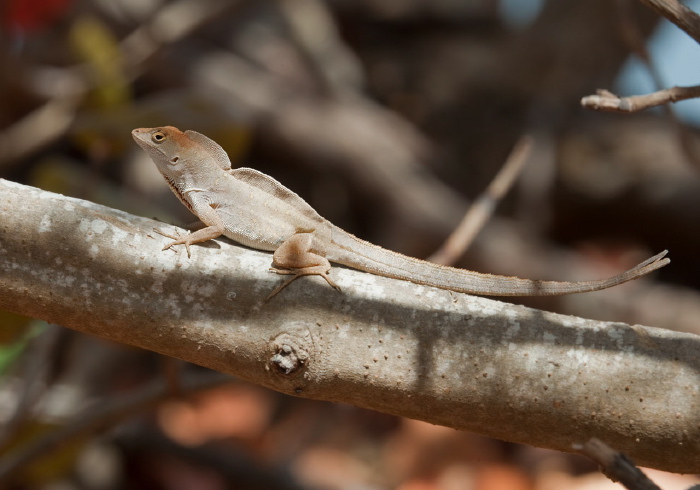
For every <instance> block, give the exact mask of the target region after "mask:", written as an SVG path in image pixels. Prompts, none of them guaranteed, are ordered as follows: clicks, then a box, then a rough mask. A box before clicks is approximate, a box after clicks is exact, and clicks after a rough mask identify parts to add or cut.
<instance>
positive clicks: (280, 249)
mask: <svg viewBox="0 0 700 490" xmlns="http://www.w3.org/2000/svg"><path fill="white" fill-rule="evenodd" d="M131 134H132V136H133V138H134V140H135V141H136V143H138V145H139V146H140V147H141V148H143V149H144V150H145V151H146V153H147V154H148V155H149V156H150V157H151V159H152V160H153V162H154V163H155V165H156V167H157V168H158V170H159V171H160V173H161V174H162V175H163V177H164V178H165V180H166V182H167V183H168V185H169V186H170V189H171V190H172V191H173V193H175V195H176V196H177V197H178V198H179V200H180V201H181V202H182V204H184V205H185V206H186V207H187V208H188V209H189V210H190V211H191V212H192V213H193V214H194V215H196V216H197V218H199V220H200V221H201V222H202V223H203V224H204V227H203V228H201V229H199V230H197V231H194V232H191V233H189V234H187V235H184V236H181V235H179V234H178V235H171V234H167V233H164V232H162V231H159V230H155V231H156V232H158V233H159V234H161V235H163V236H165V237H168V238H170V239H172V240H173V241H172V242H170V243H168V244H167V245H165V247H163V250H167V249H170V248H171V247H173V246H175V245H184V246H185V248H186V250H187V256H188V257H191V251H190V245H193V244H196V243H201V242H205V241H207V240H212V239H215V238H218V237H220V236H221V235H224V236H225V237H228V238H230V239H232V240H234V241H236V242H238V243H240V244H242V245H244V246H247V247H251V248H254V249H257V250H263V251H268V252H273V255H272V267H271V268H270V270H271V271H273V272H276V273H278V274H286V275H291V276H292V277H291V278H289V279H287V280H286V281H284V282H282V283H281V284H280V285H279V286H277V287H276V288H275V289H274V290H273V291H272V293H271V294H270V295H269V296H268V298H267V299H268V300H269V299H271V298H272V297H274V296H275V295H276V294H277V293H279V292H280V291H281V290H282V289H284V288H285V287H286V286H288V285H289V284H290V283H291V282H292V281H294V280H295V279H297V278H299V277H302V276H308V275H318V276H321V277H323V278H324V279H325V280H326V281H327V282H328V284H329V285H330V286H332V287H333V288H335V289H336V290H338V291H340V288H339V287H338V285H337V284H336V283H335V282H334V281H333V280H332V278H331V277H330V274H329V273H330V270H331V262H333V263H335V264H340V265H344V266H347V267H351V268H353V269H358V270H361V271H365V272H369V273H371V274H376V275H379V276H385V277H390V278H395V279H402V280H406V281H411V282H413V283H416V284H422V285H426V286H433V287H437V288H441V289H445V290H449V291H455V292H461V293H468V294H477V295H484V296H553V295H562V294H572V293H583V292H589V291H598V290H600V289H606V288H609V287H612V286H616V285H618V284H621V283H624V282H627V281H631V280H633V279H637V278H638V277H640V276H643V275H645V274H647V273H649V272H651V271H654V270H656V269H659V268H661V267H663V266H665V265H666V264H668V263H669V262H670V260H669V259H668V258H664V256H665V255H666V253H667V251H666V250H664V251H663V252H661V253H659V254H657V255H654V256H653V257H651V258H649V259H647V260H645V261H644V262H642V263H640V264H638V265H637V266H636V267H633V268H632V269H629V270H627V271H625V272H622V273H620V274H618V275H616V276H612V277H609V278H607V279H600V280H593V281H578V282H567V281H540V280H532V279H523V278H520V277H511V276H502V275H492V274H485V273H480V272H475V271H471V270H467V269H459V268H456V267H449V266H443V265H439V264H434V263H431V262H427V261H424V260H420V259H417V258H414V257H409V256H406V255H403V254H400V253H398V252H393V251H391V250H387V249H385V248H382V247H379V246H378V245H374V244H372V243H369V242H367V241H365V240H362V239H360V238H357V237H355V236H354V235H352V234H350V233H348V232H346V231H344V230H342V229H341V228H339V227H337V226H335V225H333V224H332V223H331V222H330V221H328V220H326V219H325V218H323V217H321V216H320V215H319V214H318V213H317V212H316V211H315V210H314V209H313V208H312V207H311V205H309V204H307V203H306V201H304V200H303V199H302V198H301V197H299V196H298V195H297V194H295V193H294V192H292V191H291V190H289V189H288V188H286V187H285V186H283V185H282V184H281V183H279V182H278V181H277V180H275V179H273V178H272V177H270V176H268V175H266V174H264V173H262V172H259V171H257V170H255V169H252V168H246V167H240V168H235V169H234V168H232V166H231V161H230V160H229V157H228V155H227V154H226V152H225V151H224V149H223V148H222V147H221V146H219V145H218V144H217V143H216V142H214V141H213V140H211V139H210V138H208V137H207V136H205V135H203V134H201V133H198V132H196V131H191V130H188V131H184V132H183V131H180V130H179V129H177V128H175V127H173V126H163V127H158V128H138V129H134V130H133V131H132V133H131Z"/></svg>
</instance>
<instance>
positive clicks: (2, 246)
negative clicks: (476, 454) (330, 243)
mask: <svg viewBox="0 0 700 490" xmlns="http://www.w3.org/2000/svg"><path fill="white" fill-rule="evenodd" d="M0 195H2V196H3V199H2V206H1V207H0V223H2V225H1V226H0V308H3V309H6V310H10V311H13V312H16V313H20V314H23V315H29V316H33V317H36V318H41V319H44V320H47V321H49V322H52V323H58V324H61V325H64V326H67V327H70V328H73V329H75V330H79V331H82V332H86V333H90V334H94V335H98V336H101V337H104V338H107V339H111V340H116V341H119V342H124V343H127V344H131V345H135V346H139V347H142V348H144V349H150V350H153V351H156V352H160V353H162V354H166V355H169V356H173V357H177V358H180V359H184V360H187V361H190V362H194V363H196V364H200V365H203V366H207V367H210V368H212V369H215V370H218V371H221V372H224V373H228V374H233V375H235V376H238V377H240V378H243V379H246V380H249V381H251V382H254V383H258V384H261V385H263V386H267V387H269V388H272V389H274V390H278V391H281V392H284V393H288V394H292V395H295V396H303V397H308V398H314V399H320V400H329V401H336V402H344V403H350V404H354V405H358V406H361V407H367V408H371V409H374V410H378V411H381V412H386V413H392V414H396V415H403V416H406V417H411V418H415V419H420V420H425V421H428V422H431V423H435V424H440V425H445V426H449V427H454V428H457V429H462V430H469V431H473V432H478V433H480V434H484V435H488V436H492V437H497V438H500V439H505V440H509V441H514V442H520V443H525V444H531V445H534V446H541V447H549V448H554V449H559V450H562V451H572V444H573V443H574V442H576V441H581V440H587V439H588V438H590V437H592V436H596V437H599V438H601V439H604V440H605V441H607V442H608V443H609V444H611V445H614V447H616V448H617V449H619V450H621V451H624V452H625V453H627V454H629V455H630V456H631V457H633V458H634V459H635V460H636V461H637V462H638V463H639V464H643V465H645V466H651V467H655V468H660V469H665V470H669V471H677V472H683V473H695V472H700V415H699V414H700V409H699V407H698V405H699V404H700V401H699V400H700V356H699V355H698V351H699V350H700V338H699V337H697V336H694V335H690V334H683V333H678V332H672V331H667V330H662V329H655V328H648V327H641V326H632V327H631V326H628V325H624V324H619V323H615V324H612V323H605V322H597V321H592V320H585V319H580V318H575V317H569V316H562V315H556V314H552V313H547V312H543V311H538V310H533V309H528V308H524V307H520V306H515V305H512V304H508V303H501V302H497V301H493V300H489V299H484V298H478V297H474V296H469V295H465V294H456V293H450V292H447V291H441V290H437V289H432V288H429V287H423V286H417V285H415V284H412V283H408V282H404V281H396V280H391V279H386V278H381V277H377V276H374V275H371V274H366V273H362V272H357V271H351V270H346V269H342V268H336V269H334V271H333V272H332V273H333V274H334V276H335V279H336V281H337V283H338V284H339V285H340V286H341V287H342V288H343V292H342V293H341V294H339V293H338V292H336V291H334V290H333V289H331V288H329V287H328V286H327V285H326V284H325V282H323V281H322V280H321V279H318V278H305V279H302V280H298V281H296V282H295V283H294V284H292V285H291V286H290V287H288V288H287V289H285V291H284V292H283V293H281V294H280V295H278V296H277V297H275V298H274V299H273V300H272V301H271V302H270V303H268V304H264V303H263V302H264V299H265V297H266V296H267V294H268V293H269V291H271V290H272V288H274V286H275V285H276V284H278V282H279V281H280V280H282V279H281V278H279V277H277V276H275V275H273V274H270V273H269V272H267V267H268V266H269V265H270V261H271V257H270V255H269V254H266V253H262V252H258V251H253V250H248V249H243V248H241V247H238V246H235V245H233V244H232V243H230V242H228V241H227V240H217V241H216V242H213V243H212V244H211V245H208V246H197V247H195V248H194V250H193V252H194V253H193V257H192V259H188V258H187V256H186V254H184V253H182V252H180V253H174V252H172V251H165V252H161V250H160V249H161V248H162V246H163V244H164V243H165V242H166V240H165V239H163V238H161V237H160V236H159V235H157V234H155V233H152V232H151V230H152V228H153V227H154V226H158V227H162V226H163V225H162V224H158V223H155V222H154V221H152V220H148V219H145V218H140V217H136V216H132V215H129V214H127V213H124V212H121V211H117V210H113V209H109V208H106V207H103V206H98V205H96V204H93V203H89V202H85V201H80V200H77V199H73V198H67V197H63V196H59V195H55V194H51V193H48V192H44V191H40V190H38V189H34V188H31V187H26V186H22V185H19V184H15V183H12V182H8V181H4V180H0ZM593 294H605V292H600V293H593Z"/></svg>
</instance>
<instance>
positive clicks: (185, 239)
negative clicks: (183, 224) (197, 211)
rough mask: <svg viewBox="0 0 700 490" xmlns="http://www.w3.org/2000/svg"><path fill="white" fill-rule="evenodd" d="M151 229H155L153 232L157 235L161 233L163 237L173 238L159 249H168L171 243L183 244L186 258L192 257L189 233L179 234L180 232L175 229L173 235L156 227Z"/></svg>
mask: <svg viewBox="0 0 700 490" xmlns="http://www.w3.org/2000/svg"><path fill="white" fill-rule="evenodd" d="M153 231H155V232H156V233H158V234H159V235H162V236H164V237H166V238H171V239H173V240H174V241H173V242H170V243H168V244H167V245H165V246H164V247H163V248H162V249H161V250H168V249H169V248H171V247H172V246H173V245H184V246H185V250H187V258H188V259H189V258H192V253H191V252H190V240H189V235H186V236H184V237H183V236H182V235H180V232H179V231H178V230H175V235H170V234H168V233H165V232H162V231H160V230H158V229H156V228H153Z"/></svg>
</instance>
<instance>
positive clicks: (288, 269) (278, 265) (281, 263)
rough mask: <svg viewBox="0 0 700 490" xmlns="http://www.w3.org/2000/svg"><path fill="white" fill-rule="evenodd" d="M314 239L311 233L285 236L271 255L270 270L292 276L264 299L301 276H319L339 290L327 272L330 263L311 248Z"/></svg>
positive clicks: (269, 298) (270, 297) (272, 295)
mask: <svg viewBox="0 0 700 490" xmlns="http://www.w3.org/2000/svg"><path fill="white" fill-rule="evenodd" d="M313 241H314V235H313V233H296V234H295V235H292V236H290V237H289V238H287V239H286V240H285V241H284V242H282V244H281V245H280V246H279V247H277V250H275V253H274V254H273V256H272V267H271V268H270V270H271V271H273V272H276V273H277V274H290V275H292V276H293V277H291V278H289V279H288V280H286V281H284V282H283V283H282V284H280V285H279V286H277V287H276V288H275V290H274V291H272V293H270V296H268V297H267V300H266V301H269V300H271V299H272V298H273V297H274V296H275V295H276V294H277V293H279V292H280V291H282V290H283V289H284V288H286V287H287V286H289V285H290V284H291V283H292V281H294V280H295V279H297V278H299V277H301V276H312V275H316V276H321V277H323V278H324V279H325V280H326V281H327V282H328V284H330V285H331V286H332V287H334V288H335V289H336V290H338V291H340V288H339V287H338V285H337V284H336V283H335V282H333V280H331V278H330V277H329V275H328V272H329V271H330V270H331V263H330V262H328V259H327V258H325V257H324V256H323V255H320V254H318V253H316V252H313V251H312V250H311V246H312V244H313Z"/></svg>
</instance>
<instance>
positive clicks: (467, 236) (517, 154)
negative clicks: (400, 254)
mask: <svg viewBox="0 0 700 490" xmlns="http://www.w3.org/2000/svg"><path fill="white" fill-rule="evenodd" d="M531 150H532V138H531V137H529V136H523V137H522V138H520V140H519V141H518V142H517V143H516V145H515V147H514V148H513V150H512V151H511V152H510V155H508V159H507V160H506V162H505V163H504V164H503V167H501V170H499V172H498V174H496V176H495V177H494V179H493V181H491V184H489V186H488V187H487V188H486V190H485V191H484V192H483V193H482V194H481V195H480V196H479V197H478V198H477V199H476V201H474V204H472V205H471V206H470V207H469V209H468V210H467V212H466V214H465V215H464V218H462V221H461V223H460V224H459V225H458V226H457V228H456V229H455V230H454V232H452V234H451V235H450V236H449V237H448V239H447V240H446V241H445V243H444V244H443V245H442V247H440V248H439V249H438V250H437V251H436V252H435V253H434V254H433V255H431V256H430V257H429V258H428V260H429V261H431V262H435V263H437V264H443V265H451V264H454V263H455V262H456V261H457V259H458V258H459V257H461V256H462V255H463V254H464V252H465V251H466V250H467V248H469V246H470V245H471V243H472V242H473V241H474V238H475V237H476V235H477V234H478V233H479V231H480V230H481V229H482V228H483V226H484V224H486V222H487V221H488V219H489V218H490V217H491V215H493V212H494V210H495V209H496V205H497V204H498V203H499V201H500V200H501V199H503V196H505V194H506V193H507V192H508V190H510V188H511V187H512V186H513V182H515V179H516V178H517V177H518V175H520V172H521V171H522V169H523V167H524V165H525V162H527V160H528V158H529V157H530V153H531Z"/></svg>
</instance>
